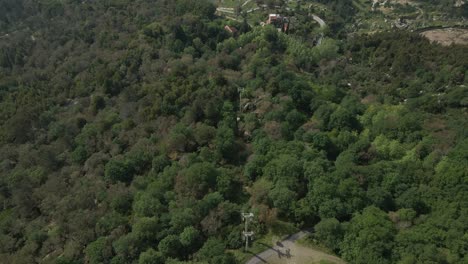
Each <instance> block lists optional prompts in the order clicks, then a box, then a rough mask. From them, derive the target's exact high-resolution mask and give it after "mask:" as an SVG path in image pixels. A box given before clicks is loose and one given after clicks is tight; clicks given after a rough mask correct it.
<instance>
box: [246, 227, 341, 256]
mask: <svg viewBox="0 0 468 264" xmlns="http://www.w3.org/2000/svg"><path fill="white" fill-rule="evenodd" d="M308 234H310V233H309V232H308V231H300V232H298V233H296V234H293V235H291V236H289V237H287V238H286V239H284V240H283V241H281V242H276V243H274V244H276V245H274V246H273V247H271V246H270V245H265V246H266V247H269V249H267V250H265V251H263V252H261V253H259V254H257V255H255V256H254V257H253V258H251V259H250V260H249V261H247V263H246V264H261V263H270V264H283V263H288V264H293V263H296V264H299V263H315V262H320V261H321V260H326V261H329V262H331V263H336V264H345V262H344V261H343V260H342V259H340V258H338V257H336V256H333V255H330V254H327V253H325V252H322V251H319V250H316V249H313V248H308V247H304V246H301V245H298V244H297V243H295V242H296V241H297V240H299V239H301V238H303V237H305V236H307V235H308Z"/></svg>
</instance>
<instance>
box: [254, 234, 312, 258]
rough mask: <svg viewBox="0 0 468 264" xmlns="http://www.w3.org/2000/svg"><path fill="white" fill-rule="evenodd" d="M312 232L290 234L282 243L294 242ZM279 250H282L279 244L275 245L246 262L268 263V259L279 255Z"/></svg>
mask: <svg viewBox="0 0 468 264" xmlns="http://www.w3.org/2000/svg"><path fill="white" fill-rule="evenodd" d="M308 234H310V232H309V231H300V232H298V233H296V234H293V235H290V236H288V237H287V238H286V239H285V240H283V241H281V244H289V243H294V242H296V241H297V240H299V239H301V238H303V237H305V236H307V235H308ZM278 250H280V247H279V246H274V247H273V248H269V249H267V250H265V251H263V252H261V253H259V254H257V255H255V256H254V257H253V258H251V259H250V260H249V261H247V263H246V264H259V263H268V262H267V261H266V260H267V259H269V258H271V257H273V256H274V255H278Z"/></svg>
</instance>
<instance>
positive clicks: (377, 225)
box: [341, 206, 395, 264]
mask: <svg viewBox="0 0 468 264" xmlns="http://www.w3.org/2000/svg"><path fill="white" fill-rule="evenodd" d="M394 236H395V228H394V227H393V223H392V222H391V221H390V219H389V218H388V216H387V214H386V213H385V212H383V211H381V210H380V209H378V208H377V207H373V206H371V207H367V208H365V209H364V210H363V212H362V213H358V214H356V215H355V216H354V217H353V219H351V222H350V224H349V227H348V230H347V231H346V234H345V237H344V241H343V243H342V247H341V252H342V254H343V257H344V259H345V260H347V261H350V262H352V263H363V264H364V263H391V262H392V260H391V257H392V249H393V246H394Z"/></svg>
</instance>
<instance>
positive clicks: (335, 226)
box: [314, 218, 345, 252]
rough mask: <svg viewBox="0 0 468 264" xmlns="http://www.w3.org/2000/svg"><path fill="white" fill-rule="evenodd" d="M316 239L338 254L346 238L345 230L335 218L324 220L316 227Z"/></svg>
mask: <svg viewBox="0 0 468 264" xmlns="http://www.w3.org/2000/svg"><path fill="white" fill-rule="evenodd" d="M314 231H315V233H314V237H316V238H317V239H318V240H319V241H321V242H322V243H323V244H324V245H325V246H326V247H328V248H330V249H332V250H333V251H335V252H337V251H338V250H339V249H340V245H341V241H342V240H343V236H344V231H345V230H344V229H343V227H342V226H341V224H340V222H339V221H338V220H336V219H335V218H326V219H322V220H321V221H320V222H319V223H318V224H316V225H315V226H314Z"/></svg>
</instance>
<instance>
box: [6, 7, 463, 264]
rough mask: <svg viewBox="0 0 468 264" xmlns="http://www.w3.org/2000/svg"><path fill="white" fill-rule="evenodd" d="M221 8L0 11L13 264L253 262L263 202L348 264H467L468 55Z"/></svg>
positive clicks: (267, 223)
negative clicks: (245, 216)
mask: <svg viewBox="0 0 468 264" xmlns="http://www.w3.org/2000/svg"><path fill="white" fill-rule="evenodd" d="M331 2H340V1H331ZM335 4H336V3H335ZM214 13H215V6H214V5H213V4H211V3H210V2H207V1H204V0H174V1H173V0H171V1H169V0H168V1H165V0H136V1H129V0H104V1H93V0H82V1H76V0H64V1H58V0H40V1H39V0H38V1H33V0H22V1H18V0H0V14H1V15H0V32H1V34H2V35H1V36H0V205H2V206H1V207H0V208H1V212H0V262H1V263H25V264H31V263H55V264H65V263H67V264H72V263H73V264H75V263H112V264H119V263H139V264H149V263H157V264H159V263H216V264H218V263H224V264H228V263H238V262H239V261H240V258H239V254H238V252H240V248H241V247H242V245H243V240H242V238H241V236H240V234H241V232H242V228H243V224H242V222H241V217H240V212H248V211H252V212H254V213H255V221H254V224H253V226H252V228H253V231H254V232H255V233H256V237H257V238H259V237H261V236H262V235H265V234H266V233H268V232H269V231H271V230H273V229H275V227H277V226H278V225H283V226H284V225H287V224H285V223H289V225H294V226H296V227H298V228H311V227H315V232H314V238H315V239H316V241H318V242H320V243H321V245H322V246H325V247H328V248H330V249H331V250H333V251H334V252H335V253H336V254H338V255H339V256H341V257H342V258H344V259H345V260H346V261H348V262H349V263H362V264H372V263H383V264H385V263H402V264H403V263H405V264H406V263H424V264H426V263H467V262H468V235H467V234H468V131H467V128H468V113H467V108H466V107H467V106H468V89H467V85H468V47H467V46H456V45H452V46H450V47H442V46H439V45H435V44H431V43H429V41H428V40H426V39H424V38H422V37H420V36H419V35H417V34H415V33H407V32H403V31H392V32H386V33H378V34H373V35H369V36H354V37H348V38H343V39H332V38H325V39H323V41H322V42H321V45H319V46H316V47H314V46H313V44H312V42H310V41H306V40H304V39H303V36H301V37H300V36H298V35H295V34H294V33H293V32H292V33H291V34H289V35H288V34H284V33H279V32H278V31H277V30H276V29H274V28H273V27H271V26H266V27H259V26H254V27H253V28H251V27H250V26H249V25H248V24H247V23H242V22H235V21H228V20H225V19H224V18H221V17H217V16H215V14H214ZM226 24H229V25H232V26H235V27H237V28H238V29H239V33H238V36H231V35H230V33H228V32H227V31H226V30H225V29H224V26H225V25H226ZM331 35H333V32H332V33H331ZM306 39H307V38H306ZM239 92H240V94H239ZM240 98H242V99H240Z"/></svg>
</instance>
